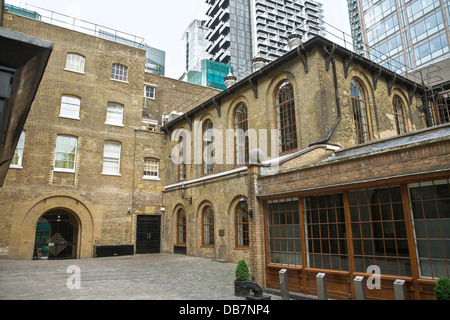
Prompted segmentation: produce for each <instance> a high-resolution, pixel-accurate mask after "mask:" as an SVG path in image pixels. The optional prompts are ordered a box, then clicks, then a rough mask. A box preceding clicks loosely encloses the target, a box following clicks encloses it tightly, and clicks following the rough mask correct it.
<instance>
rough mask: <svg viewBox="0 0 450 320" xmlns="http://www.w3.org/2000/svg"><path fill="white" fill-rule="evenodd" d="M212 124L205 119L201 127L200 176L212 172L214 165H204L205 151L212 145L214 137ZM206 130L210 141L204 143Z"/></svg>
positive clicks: (209, 120)
mask: <svg viewBox="0 0 450 320" xmlns="http://www.w3.org/2000/svg"><path fill="white" fill-rule="evenodd" d="M209 124H211V127H210V128H207V125H209ZM213 129H214V124H213V122H212V120H211V119H207V120H206V121H205V122H204V123H203V126H202V174H203V175H205V176H206V175H208V174H212V173H213V172H214V163H209V164H208V163H206V162H205V157H204V155H205V151H206V150H207V149H208V147H209V146H210V145H214V135H213V131H212V130H213ZM208 130H211V141H205V139H206V138H207V137H208V136H205V134H206V133H207V131H208ZM209 156H210V155H209V152H208V153H207V159H208V160H209Z"/></svg>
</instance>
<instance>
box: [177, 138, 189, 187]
mask: <svg viewBox="0 0 450 320" xmlns="http://www.w3.org/2000/svg"><path fill="white" fill-rule="evenodd" d="M183 140H184V136H183V135H180V138H179V139H178V143H179V144H181V143H183ZM184 152H186V146H185V147H184V148H182V149H181V150H180V153H179V157H180V160H181V161H180V163H179V164H178V166H177V167H178V168H177V169H178V170H177V171H178V181H185V180H186V179H187V166H186V162H185V159H184V154H183V153H184Z"/></svg>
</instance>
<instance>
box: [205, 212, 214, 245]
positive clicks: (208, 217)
mask: <svg viewBox="0 0 450 320" xmlns="http://www.w3.org/2000/svg"><path fill="white" fill-rule="evenodd" d="M214 243H215V236H214V210H213V208H212V207H211V206H209V205H207V206H205V207H204V208H203V210H202V247H214Z"/></svg>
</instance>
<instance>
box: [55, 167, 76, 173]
mask: <svg viewBox="0 0 450 320" xmlns="http://www.w3.org/2000/svg"><path fill="white" fill-rule="evenodd" d="M53 171H54V172H63V173H75V170H74V169H61V168H53Z"/></svg>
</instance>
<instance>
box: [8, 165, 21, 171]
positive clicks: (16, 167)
mask: <svg viewBox="0 0 450 320" xmlns="http://www.w3.org/2000/svg"><path fill="white" fill-rule="evenodd" d="M9 168H10V169H18V170H22V169H23V167H22V166H19V165H16V164H11V165H9Z"/></svg>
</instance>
